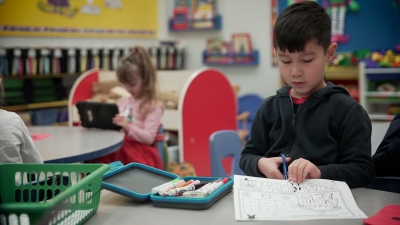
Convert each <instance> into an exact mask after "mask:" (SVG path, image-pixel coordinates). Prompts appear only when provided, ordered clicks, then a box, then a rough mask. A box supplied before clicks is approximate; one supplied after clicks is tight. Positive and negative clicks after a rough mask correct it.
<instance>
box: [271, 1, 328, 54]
mask: <svg viewBox="0 0 400 225" xmlns="http://www.w3.org/2000/svg"><path fill="white" fill-rule="evenodd" d="M311 40H316V41H317V44H318V45H320V46H322V47H323V48H324V51H325V52H326V51H327V50H328V47H329V45H330V44H331V19H330V17H329V15H328V14H327V13H326V11H325V9H324V8H323V7H322V6H320V5H318V3H316V2H313V1H303V2H298V3H294V4H292V5H290V6H288V7H287V8H285V9H284V10H283V11H282V13H281V14H280V15H279V16H278V18H277V19H276V22H275V27H274V47H275V49H277V48H279V50H281V51H286V50H288V51H289V52H290V53H293V52H303V51H304V47H305V46H306V44H307V43H308V42H310V41H311Z"/></svg>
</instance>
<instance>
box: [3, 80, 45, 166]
mask: <svg viewBox="0 0 400 225" xmlns="http://www.w3.org/2000/svg"><path fill="white" fill-rule="evenodd" d="M2 82H3V76H2V74H1V73H0V108H1V106H2V105H3V102H4V89H3V83H2ZM0 163H43V159H42V157H41V156H40V154H39V152H38V150H37V149H36V147H35V144H34V143H33V140H32V138H31V136H30V134H29V131H28V128H26V126H25V124H24V122H23V121H22V119H21V117H20V116H19V115H18V114H16V113H13V112H8V111H6V110H2V109H0Z"/></svg>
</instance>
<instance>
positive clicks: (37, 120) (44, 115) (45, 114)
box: [31, 108, 59, 126]
mask: <svg viewBox="0 0 400 225" xmlns="http://www.w3.org/2000/svg"><path fill="white" fill-rule="evenodd" d="M58 111H59V109H58V108H49V109H38V110H33V111H32V117H31V123H32V125H36V126H43V125H52V124H54V123H56V122H57V117H58Z"/></svg>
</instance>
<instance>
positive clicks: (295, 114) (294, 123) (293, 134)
mask: <svg viewBox="0 0 400 225" xmlns="http://www.w3.org/2000/svg"><path fill="white" fill-rule="evenodd" d="M310 97H311V96H309V97H308V98H310ZM289 98H290V102H291V108H292V122H291V124H292V145H291V147H290V150H289V152H287V153H284V154H285V155H286V157H289V155H291V156H292V155H293V152H294V148H293V146H294V144H295V141H296V139H297V137H295V134H296V133H295V128H296V118H297V115H299V112H300V110H301V109H302V108H304V105H305V104H307V102H308V98H307V99H306V101H305V102H304V103H303V104H302V105H301V106H300V107H299V108H298V109H297V111H296V113H295V112H294V107H293V100H292V97H291V96H289ZM289 153H290V154H289Z"/></svg>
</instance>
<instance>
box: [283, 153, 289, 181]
mask: <svg viewBox="0 0 400 225" xmlns="http://www.w3.org/2000/svg"><path fill="white" fill-rule="evenodd" d="M282 167H283V177H284V178H285V180H287V179H288V174H287V168H286V156H285V154H282Z"/></svg>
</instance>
